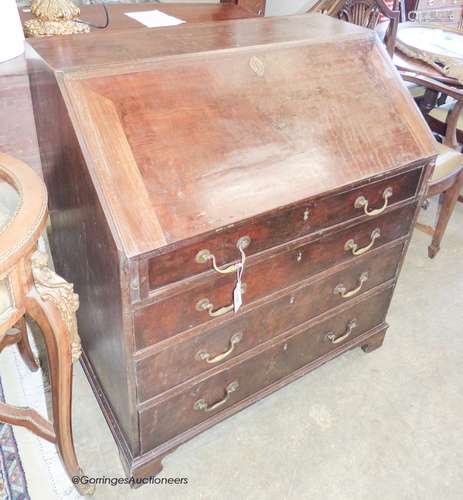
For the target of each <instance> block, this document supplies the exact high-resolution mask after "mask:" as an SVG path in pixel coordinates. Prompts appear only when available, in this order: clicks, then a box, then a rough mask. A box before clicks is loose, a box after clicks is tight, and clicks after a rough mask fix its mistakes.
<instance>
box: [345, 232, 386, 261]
mask: <svg viewBox="0 0 463 500" xmlns="http://www.w3.org/2000/svg"><path fill="white" fill-rule="evenodd" d="M380 236H381V231H380V230H379V228H376V229H374V230H373V231H372V233H371V241H370V243H369V244H368V245H367V246H366V247H363V248H359V247H358V245H357V243H355V241H354V240H349V241H346V244H345V245H344V250H345V251H346V252H348V251H349V250H351V251H352V255H362V254H364V253H365V252H368V250H370V248H371V247H372V246H373V245H374V244H375V240H377V239H378V238H379V237H380Z"/></svg>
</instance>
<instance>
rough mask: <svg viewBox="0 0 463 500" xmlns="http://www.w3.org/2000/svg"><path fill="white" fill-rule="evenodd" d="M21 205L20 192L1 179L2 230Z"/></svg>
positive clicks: (0, 207)
mask: <svg viewBox="0 0 463 500" xmlns="http://www.w3.org/2000/svg"><path fill="white" fill-rule="evenodd" d="M18 205H19V193H18V192H17V191H16V190H15V189H13V187H12V186H11V185H10V184H8V183H7V182H5V181H3V180H2V179H0V231H1V230H2V228H3V226H5V225H6V224H7V222H8V221H9V220H10V219H11V217H12V216H13V214H14V212H15V211H16V209H17V207H18Z"/></svg>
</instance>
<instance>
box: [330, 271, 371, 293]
mask: <svg viewBox="0 0 463 500" xmlns="http://www.w3.org/2000/svg"><path fill="white" fill-rule="evenodd" d="M367 280H368V273H367V272H366V271H365V272H364V273H362V274H361V275H360V276H359V279H358V283H359V284H358V286H357V288H354V289H353V290H351V291H350V292H348V291H347V290H346V287H345V286H344V285H343V284H342V283H339V285H336V287H335V289H334V290H333V293H334V294H335V295H340V296H341V297H342V298H343V299H350V298H351V297H353V296H354V295H357V294H358V293H359V292H360V290H361V289H362V287H363V284H364V283H365V282H366V281H367Z"/></svg>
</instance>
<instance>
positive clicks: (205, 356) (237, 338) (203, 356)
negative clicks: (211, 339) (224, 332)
mask: <svg viewBox="0 0 463 500" xmlns="http://www.w3.org/2000/svg"><path fill="white" fill-rule="evenodd" d="M242 339H243V332H238V333H235V334H234V335H233V336H232V338H231V339H230V347H229V348H228V349H227V350H226V351H225V352H223V353H222V354H218V355H217V356H215V357H214V358H211V355H210V354H209V353H208V352H207V351H199V352H198V354H196V359H197V360H200V361H205V362H206V363H209V364H210V365H213V364H216V363H220V362H221V361H223V360H224V359H226V358H228V356H230V354H231V353H232V352H233V351H234V350H235V346H236V345H237V344H239V343H240V342H241V340H242Z"/></svg>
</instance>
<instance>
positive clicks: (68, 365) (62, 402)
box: [26, 289, 94, 495]
mask: <svg viewBox="0 0 463 500" xmlns="http://www.w3.org/2000/svg"><path fill="white" fill-rule="evenodd" d="M26 309H27V314H28V315H29V316H30V317H31V318H32V319H33V320H34V321H35V322H36V323H37V325H38V326H39V328H40V330H41V331H42V334H43V336H44V339H45V348H46V351H47V357H48V364H49V367H50V381H51V389H52V406H53V427H54V430H55V434H56V446H57V447H58V451H59V454H60V457H61V460H62V462H63V465H64V467H65V469H66V472H67V473H68V475H69V477H71V478H72V477H74V476H78V477H80V476H82V475H83V472H82V469H81V468H80V466H79V463H78V461H77V457H76V452H75V449H74V441H73V438H72V424H71V397H72V357H71V346H70V343H69V338H68V332H67V329H66V326H65V324H64V321H63V319H62V318H61V315H60V312H59V310H58V308H57V307H56V306H55V305H54V304H53V303H52V302H50V301H47V300H43V299H42V298H41V297H40V295H39V294H38V293H37V291H36V290H35V289H33V290H31V291H30V292H29V295H28V297H27V299H26ZM76 488H77V489H78V491H79V493H81V494H82V495H88V494H91V493H93V489H94V488H93V486H92V487H90V485H83V484H81V483H80V482H79V483H78V484H76Z"/></svg>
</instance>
